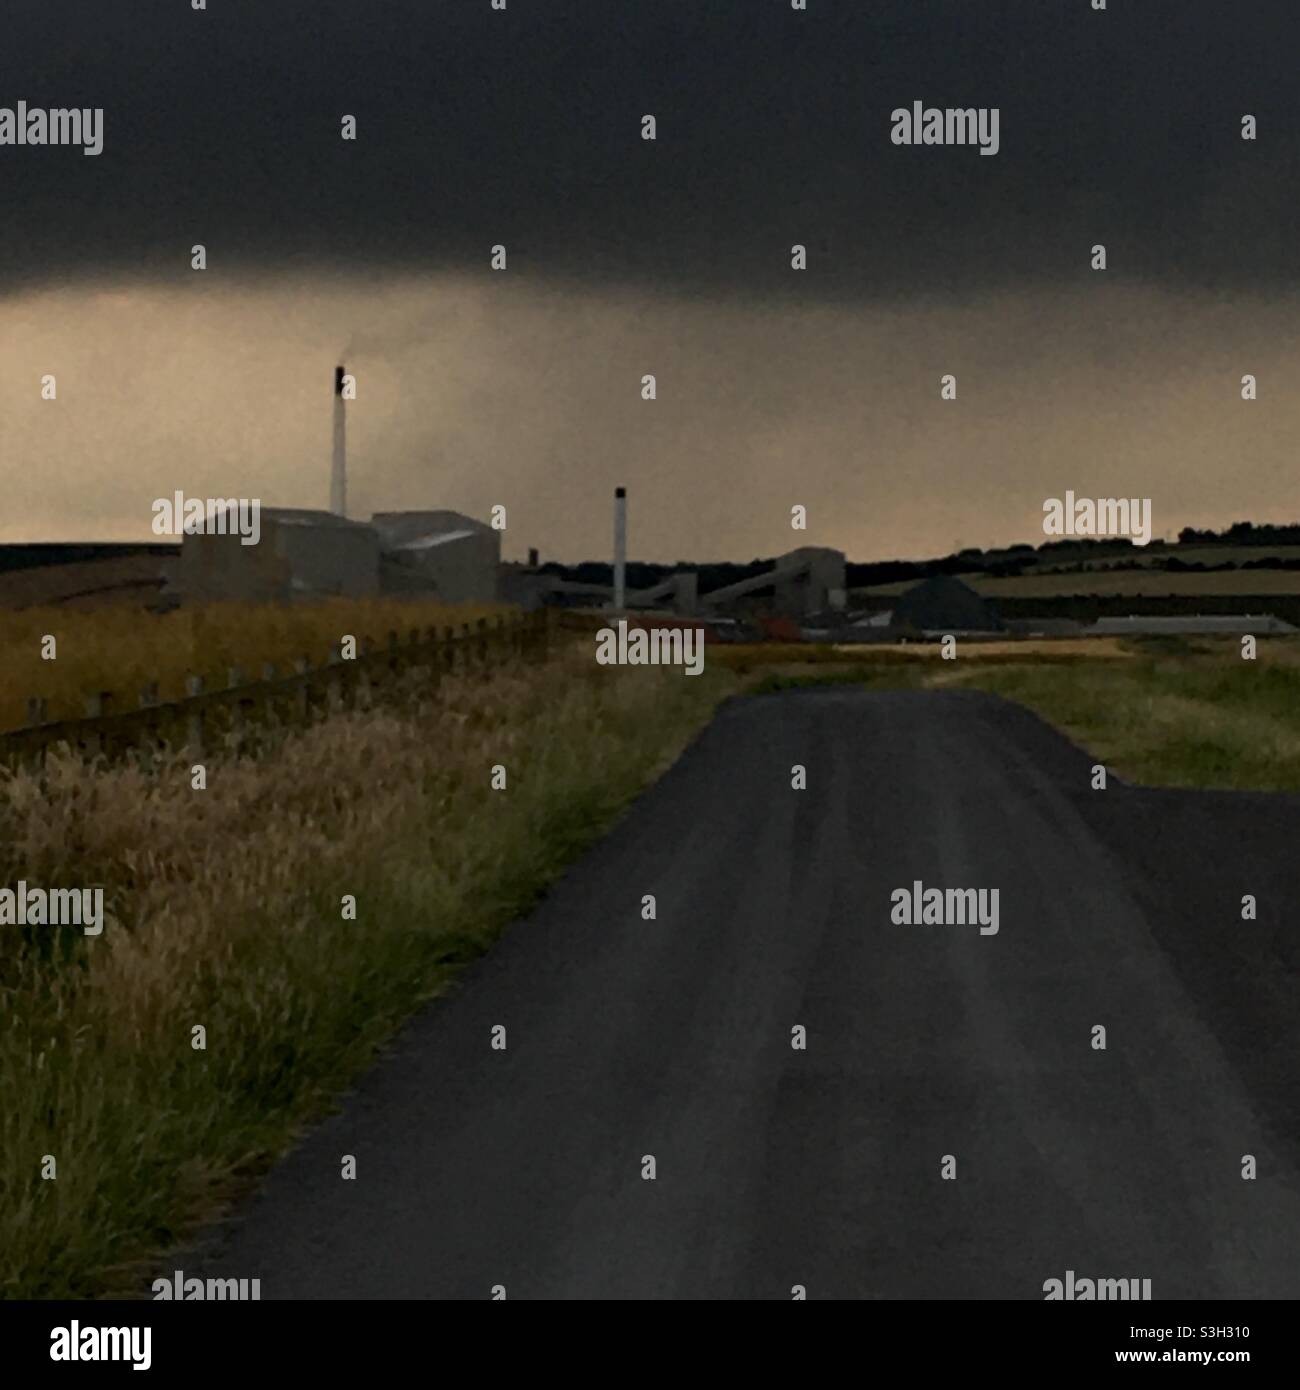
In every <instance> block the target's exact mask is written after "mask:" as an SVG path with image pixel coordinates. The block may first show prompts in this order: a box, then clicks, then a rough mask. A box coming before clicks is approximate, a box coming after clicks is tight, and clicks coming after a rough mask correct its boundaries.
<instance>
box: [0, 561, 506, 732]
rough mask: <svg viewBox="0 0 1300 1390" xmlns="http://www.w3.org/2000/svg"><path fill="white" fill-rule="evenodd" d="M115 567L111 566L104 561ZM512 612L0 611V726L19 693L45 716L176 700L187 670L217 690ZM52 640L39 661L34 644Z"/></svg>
mask: <svg viewBox="0 0 1300 1390" xmlns="http://www.w3.org/2000/svg"><path fill="white" fill-rule="evenodd" d="M110 563H117V562H110ZM513 611H515V610H513V609H511V608H509V607H507V606H506V605H504V604H443V603H426V602H409V601H401V600H395V599H373V600H353V599H332V600H328V601H326V602H322V603H317V604H302V605H294V606H291V607H289V606H285V605H280V604H246V603H228V604H219V603H214V604H208V605H205V606H203V607H197V608H180V609H176V610H175V611H173V612H171V613H162V614H155V613H148V612H145V611H143V610H141V609H137V608H131V607H122V606H119V607H112V608H107V609H104V610H103V611H101V612H93V613H89V612H80V611H76V610H72V609H64V608H29V609H24V610H22V611H19V612H5V611H0V650H3V651H4V653H5V663H4V669H3V672H2V673H0V730H5V729H14V728H18V727H19V726H21V724H22V723H23V720H24V718H25V717H26V709H27V699H28V698H29V697H30V696H42V697H44V698H45V699H46V701H47V702H48V717H49V718H50V719H59V718H76V717H78V716H80V715H81V714H82V713H83V710H82V704H81V701H82V697H83V696H84V695H86V694H89V693H92V692H97V691H111V692H113V693H114V694H116V695H117V696H118V697H119V698H118V705H119V707H124V708H132V707H134V705H135V703H136V699H137V696H138V693H139V691H140V689H141V688H142V687H143V686H144V685H146V684H148V683H150V682H153V681H156V682H157V683H158V693H159V697H160V698H161V699H163V700H167V699H175V698H179V697H180V696H181V695H182V694H184V691H185V678H186V676H187V675H190V674H193V675H199V676H202V677H203V678H204V679H205V681H207V682H208V683H209V685H210V686H212V685H214V684H215V686H217V687H220V686H224V685H225V683H226V677H227V673H228V671H229V670H230V668H231V667H239V668H240V669H241V670H243V671H244V672H245V673H246V675H249V676H253V675H257V674H258V673H260V671H261V667H262V664H263V663H264V662H268V661H269V662H273V663H275V664H276V665H277V667H278V668H279V669H280V671H281V672H282V673H284V672H287V671H288V670H290V669H291V667H292V663H293V661H294V659H295V658H297V657H307V658H308V659H309V660H310V661H311V662H312V663H313V664H319V663H322V662H323V661H324V660H325V659H326V656H327V655H328V652H329V649H330V646H331V644H333V643H335V642H337V641H339V639H340V638H341V637H343V636H344V635H345V634H350V635H352V636H354V637H356V638H357V640H358V642H360V640H361V639H362V638H363V637H368V638H370V640H371V641H372V642H374V643H376V644H382V643H383V642H385V641H386V640H387V634H388V633H389V632H390V631H395V632H397V633H398V634H399V636H402V637H404V636H405V634H407V633H408V632H409V631H410V630H411V629H412V628H420V629H424V628H429V627H439V628H441V627H448V626H454V627H457V628H459V627H461V626H463V625H464V624H466V623H469V624H473V623H474V622H476V621H477V620H478V619H479V618H491V617H496V616H498V615H500V614H505V613H510V612H513ZM47 636H52V637H54V638H55V639H56V643H57V645H56V648H55V650H56V653H57V655H56V657H55V659H54V660H45V659H44V658H43V656H42V649H43V641H44V639H45V638H46V637H47Z"/></svg>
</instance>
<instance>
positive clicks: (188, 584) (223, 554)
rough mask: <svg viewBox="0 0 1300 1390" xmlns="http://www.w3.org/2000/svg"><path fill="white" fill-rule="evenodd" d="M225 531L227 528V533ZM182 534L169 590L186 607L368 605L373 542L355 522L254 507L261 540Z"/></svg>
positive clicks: (373, 588) (375, 563) (374, 569)
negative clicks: (317, 602)
mask: <svg viewBox="0 0 1300 1390" xmlns="http://www.w3.org/2000/svg"><path fill="white" fill-rule="evenodd" d="M232 531H233V528H232ZM243 539H244V538H243V537H241V536H239V535H237V534H233V533H227V534H211V533H209V532H205V531H196V532H186V533H185V535H184V536H183V537H182V540H181V563H180V569H179V573H178V576H177V584H178V587H179V589H180V593H181V597H182V599H183V601H184V602H187V603H206V602H210V601H212V600H220V599H237V600H242V601H244V602H252V603H275V602H280V603H283V602H288V601H289V600H291V599H302V598H327V597H342V598H373V597H374V596H375V595H376V594H378V593H379V536H378V533H377V532H376V531H375V530H374V528H373V527H370V526H367V525H365V524H364V523H363V522H358V521H349V520H348V519H347V518H346V517H341V516H335V515H334V514H333V513H332V512H325V511H315V510H312V509H310V508H305V507H262V508H261V537H260V539H259V541H258V543H257V544H256V545H244V544H243Z"/></svg>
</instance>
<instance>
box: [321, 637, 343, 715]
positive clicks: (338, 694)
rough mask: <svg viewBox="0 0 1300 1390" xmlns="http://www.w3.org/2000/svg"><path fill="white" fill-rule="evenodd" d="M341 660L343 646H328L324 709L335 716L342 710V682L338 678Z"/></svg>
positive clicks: (334, 643)
mask: <svg viewBox="0 0 1300 1390" xmlns="http://www.w3.org/2000/svg"><path fill="white" fill-rule="evenodd" d="M342 660H343V645H342V643H340V642H332V643H331V644H330V653H329V662H328V665H329V673H328V675H327V677H326V680H325V707H326V709H327V710H328V711H329V713H330V714H337V713H338V712H339V710H341V709H342V708H343V682H342V680H341V678H340V676H339V670H338V668H339V664H340V663H341V662H342Z"/></svg>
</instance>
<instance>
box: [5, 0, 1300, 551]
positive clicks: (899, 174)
mask: <svg viewBox="0 0 1300 1390" xmlns="http://www.w3.org/2000/svg"><path fill="white" fill-rule="evenodd" d="M3 23H4V31H3V37H4V41H3V44H2V45H0V107H15V106H16V105H17V103H18V102H19V101H25V102H27V103H28V105H29V106H39V107H63V106H94V107H102V108H103V110H104V132H103V139H104V148H103V153H102V154H100V155H99V156H98V157H93V158H91V157H85V156H83V155H82V154H81V153H80V151H78V150H75V149H61V148H39V147H35V148H33V147H12V146H0V190H2V192H3V196H2V197H0V486H3V490H4V496H5V500H6V503H7V505H6V506H5V508H4V509H3V512H0V540H47V539H90V538H127V537H144V536H146V535H147V534H148V523H149V519H150V515H151V512H150V503H151V502H152V500H153V499H154V498H155V497H157V496H161V495H170V494H171V493H172V492H173V491H174V490H175V489H176V488H178V487H179V488H182V489H183V490H185V491H187V492H192V493H195V494H204V495H221V496H230V495H243V496H260V497H261V498H262V499H263V501H265V502H267V503H283V504H292V505H325V504H326V501H327V498H328V466H329V447H330V445H329V411H330V399H329V388H330V373H331V368H332V366H333V363H334V360H335V358H336V357H337V356H338V355H339V353H340V352H341V351H342V350H343V348H344V347H345V345H346V346H347V347H348V349H349V351H348V365H349V368H350V369H351V370H352V371H354V372H355V374H356V375H357V378H358V400H357V401H356V402H355V403H354V404H353V405H351V406H350V407H349V409H350V416H349V433H350V445H351V448H350V491H351V498H350V501H351V503H352V509H353V514H354V515H356V514H360V515H366V514H368V512H369V511H370V510H379V509H387V508H392V507H402V506H421V507H430V508H433V507H443V506H450V507H456V508H459V509H462V510H466V511H471V512H474V513H477V514H485V513H486V509H487V508H488V507H489V506H491V505H492V504H493V503H496V502H501V503H504V504H505V505H506V506H507V508H508V515H509V530H508V532H507V536H506V545H505V549H506V552H507V554H511V555H519V554H522V552H523V549H524V547H526V546H528V545H537V546H539V547H540V548H541V549H542V550H543V552H544V553H545V554H547V555H551V556H554V557H556V558H562V559H568V560H578V559H583V558H598V557H601V556H603V555H604V554H605V553H606V552H607V550H608V548H609V537H608V531H609V525H608V495H609V493H610V491H611V490H612V488H613V486H614V485H615V484H618V483H623V484H626V485H627V486H628V488H629V491H630V493H631V522H630V544H631V549H632V552H633V554H634V556H636V557H637V558H642V559H659V560H673V559H678V558H694V559H701V560H703V559H725V558H731V559H737V560H744V559H748V558H750V557H751V556H753V555H756V554H771V553H774V552H776V551H779V550H783V549H787V548H789V546H790V545H791V544H794V543H798V542H801V541H809V542H814V543H825V544H831V545H837V546H840V547H842V548H845V549H847V550H848V551H849V552H850V555H851V556H852V558H855V559H863V560H865V559H872V558H878V557H879V558H884V557H887V556H901V555H923V554H929V553H940V552H944V551H946V550H948V549H949V548H951V547H952V546H953V545H954V544H956V543H961V544H967V545H972V544H999V543H1007V542H1010V541H1014V540H1020V539H1024V540H1031V541H1034V540H1038V539H1041V517H1042V503H1043V501H1044V499H1045V498H1046V497H1048V496H1054V495H1055V496H1059V495H1061V493H1062V492H1063V491H1064V490H1065V489H1067V488H1071V489H1073V490H1074V491H1075V492H1076V493H1079V494H1081V495H1129V496H1149V497H1151V498H1152V502H1153V521H1154V526H1155V529H1156V531H1157V533H1165V532H1170V531H1176V530H1177V529H1178V528H1179V527H1180V526H1182V525H1186V524H1195V525H1217V524H1224V523H1226V522H1228V521H1230V520H1232V519H1234V518H1236V517H1238V516H1251V517H1254V518H1255V519H1259V520H1266V519H1272V520H1293V519H1297V518H1300V499H1298V498H1297V485H1296V475H1297V470H1296V467H1295V441H1296V440H1297V439H1298V438H1300V405H1298V404H1297V402H1298V401H1300V393H1298V389H1297V380H1298V373H1300V360H1297V359H1300V346H1298V345H1297V341H1296V329H1295V325H1296V324H1297V322H1300V320H1298V319H1297V309H1298V308H1300V304H1298V302H1297V301H1298V299H1300V295H1297V280H1296V271H1297V257H1298V256H1300V248H1298V247H1297V236H1296V211H1295V208H1296V198H1297V191H1296V190H1297V187H1300V184H1298V182H1297V176H1298V175H1300V160H1298V159H1297V155H1298V153H1300V82H1297V80H1296V78H1295V55H1296V52H1297V43H1296V40H1297V38H1300V11H1298V9H1297V6H1296V5H1295V4H1294V3H1291V2H1290V0H1267V2H1265V0H1233V3H1231V4H1228V3H1218V2H1217V0H1142V3H1138V0H1109V6H1108V9H1107V10H1106V11H1105V12H1101V13H1099V12H1095V11H1093V10H1092V8H1091V3H1090V0H1015V2H1013V0H929V2H927V0H872V3H870V4H868V3H865V0H808V9H807V11H806V12H796V11H793V10H792V9H791V7H790V3H789V0H689V2H688V0H508V6H507V9H506V10H505V11H504V12H497V11H493V10H492V9H491V6H490V3H489V0H369V2H368V3H351V4H342V3H330V2H329V0H275V3H273V4H272V3H265V0H208V8H207V10H206V11H203V12H195V11H193V10H192V9H191V7H190V4H189V0H130V3H129V4H128V3H126V0H113V3H104V0H76V2H75V3H68V0H5V12H4V17H3ZM916 100H919V101H922V102H924V103H925V104H926V105H932V106H962V107H967V106H973V107H997V108H998V110H999V113H1000V123H999V129H1000V147H999V150H998V153H997V154H996V155H995V156H992V157H981V156H980V155H979V152H978V150H977V149H973V148H969V147H968V148H945V147H918V148H900V147H898V146H895V145H894V144H893V143H891V140H890V129H891V123H890V112H891V111H892V110H893V109H894V108H895V107H898V106H910V105H911V103H912V102H913V101H916ZM1248 113H1249V114H1252V115H1254V116H1255V117H1256V118H1257V120H1258V124H1259V132H1258V139H1256V140H1255V141H1253V142H1248V141H1243V140H1242V139H1241V135H1240V132H1241V118H1242V116H1243V115H1245V114H1248ZM345 114H351V115H355V117H356V119H357V137H358V138H357V139H356V141H355V142H351V141H344V140H342V139H341V138H340V120H341V117H342V116H343V115H345ZM646 114H653V115H654V116H655V117H656V121H657V126H658V129H657V139H656V140H655V141H654V142H648V141H644V140H642V139H641V118H642V117H643V116H644V115H646ZM200 242H201V243H203V244H204V245H205V246H206V248H207V255H208V269H207V270H205V271H202V272H196V271H194V270H191V268H190V247H191V246H192V245H193V244H195V243H200ZM498 242H499V243H503V244H504V245H505V246H506V247H507V250H508V257H509V267H508V269H507V270H506V271H504V272H498V273H493V272H491V271H490V270H489V268H488V259H489V254H490V248H491V247H492V246H493V244H495V243H498ZM795 242H800V243H803V244H805V245H806V246H807V248H808V258H809V266H808V269H807V270H806V271H803V272H796V271H793V270H792V269H791V268H790V247H791V245H792V244H793V243H795ZM1098 242H1101V243H1105V245H1106V247H1107V253H1108V261H1109V266H1108V269H1107V270H1105V271H1104V272H1099V271H1093V270H1092V269H1091V268H1090V264H1089V259H1090V249H1091V247H1092V246H1093V244H1094V243H1098ZM1247 372H1249V373H1253V374H1256V375H1257V376H1258V379H1259V394H1260V399H1259V400H1258V401H1255V402H1252V403H1246V402H1243V401H1242V400H1241V399H1240V379H1241V377H1242V375H1243V374H1245V373H1247ZM46 373H53V374H54V375H55V376H56V378H57V382H58V399H57V400H56V401H42V400H41V399H40V378H41V377H42V375H44V374H46ZM645 373H654V374H655V376H656V378H657V383H658V399H656V400H655V401H653V402H645V401H642V400H641V396H640V382H641V377H642V376H643V375H644V374H645ZM945 373H952V374H954V375H955V376H956V377H957V380H958V395H957V400H955V401H942V400H941V399H940V392H939V382H940V377H941V376H942V375H943V374H945ZM795 503H802V504H804V505H806V506H807V507H808V509H809V533H808V534H807V535H806V536H802V535H801V536H796V537H793V538H792V536H791V533H790V530H789V521H788V518H789V509H790V506H791V505H793V504H795Z"/></svg>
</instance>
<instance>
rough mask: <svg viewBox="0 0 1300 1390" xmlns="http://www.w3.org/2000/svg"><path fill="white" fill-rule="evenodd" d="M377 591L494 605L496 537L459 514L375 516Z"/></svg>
mask: <svg viewBox="0 0 1300 1390" xmlns="http://www.w3.org/2000/svg"><path fill="white" fill-rule="evenodd" d="M371 525H372V526H373V527H374V529H375V531H376V533H377V534H378V536H379V545H380V567H379V579H380V590H381V591H382V592H383V593H385V594H394V595H402V594H409V595H420V596H423V597H426V598H427V597H431V596H436V597H437V598H440V599H442V600H443V601H444V602H447V603H493V602H495V601H496V599H497V594H498V577H497V576H498V570H499V569H500V566H501V533H500V531H496V530H494V529H493V528H492V527H491V526H487V525H485V524H484V523H483V522H481V521H476V520H475V519H474V518H473V517H472V516H466V515H464V513H463V512H453V511H433V512H376V513H375V515H374V517H373V518H372V519H371Z"/></svg>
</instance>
